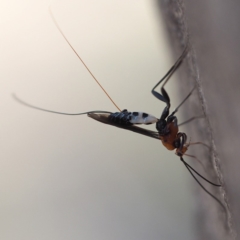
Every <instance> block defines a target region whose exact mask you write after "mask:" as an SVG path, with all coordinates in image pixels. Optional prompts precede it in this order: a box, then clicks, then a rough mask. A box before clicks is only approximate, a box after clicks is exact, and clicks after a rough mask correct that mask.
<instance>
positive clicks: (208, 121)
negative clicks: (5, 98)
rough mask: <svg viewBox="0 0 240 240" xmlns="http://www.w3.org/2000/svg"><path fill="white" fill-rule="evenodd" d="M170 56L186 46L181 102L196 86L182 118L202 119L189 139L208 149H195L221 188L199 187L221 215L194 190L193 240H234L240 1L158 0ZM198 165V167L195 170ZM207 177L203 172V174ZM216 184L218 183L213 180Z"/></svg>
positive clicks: (237, 224) (238, 221) (238, 218)
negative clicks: (196, 206)
mask: <svg viewBox="0 0 240 240" xmlns="http://www.w3.org/2000/svg"><path fill="white" fill-rule="evenodd" d="M159 7H160V9H161V11H162V12H163V13H164V21H165V23H166V28H167V30H168V33H169V44H171V46H172V49H173V52H174V54H176V56H177V54H179V52H180V49H182V48H183V46H184V45H185V44H186V38H187V37H186V36H187V32H189V35H190V37H189V39H190V40H189V41H190V45H191V46H192V48H191V49H190V53H189V55H188V59H187V61H186V64H185V69H182V73H181V74H182V76H186V77H184V78H183V77H182V78H181V82H180V83H179V86H177V87H179V92H180V93H181V95H182V97H184V96H185V94H186V92H185V91H190V89H191V86H192V85H194V82H197V86H198V87H197V91H196V92H195V95H196V96H195V95H194V96H193V97H191V99H190V100H189V101H188V102H187V104H185V105H184V107H183V111H184V113H185V115H186V116H189V117H190V116H191V115H197V116H198V115H201V114H202V113H203V114H204V115H205V118H204V119H202V120H196V121H194V122H192V123H189V124H188V125H187V126H186V127H187V128H186V129H187V131H188V135H189V136H190V135H191V137H192V138H194V140H195V139H196V138H199V139H200V140H201V141H203V142H206V143H207V144H209V145H210V146H211V148H212V150H211V151H210V152H209V151H204V150H203V149H202V147H200V146H198V147H194V150H195V152H194V154H195V155H197V156H198V158H199V159H200V160H201V161H202V162H203V163H204V165H205V166H206V168H207V176H208V178H211V180H214V179H215V182H216V181H220V182H221V184H222V186H223V187H222V188H221V189H217V188H214V187H211V186H208V184H206V183H204V185H205V186H206V187H207V189H208V190H209V191H210V192H212V193H214V195H215V196H216V197H218V198H219V199H220V201H221V202H222V203H223V204H224V206H225V208H226V211H223V210H222V207H221V206H220V205H219V204H218V203H216V202H215V201H214V200H213V199H212V198H210V197H209V196H207V194H205V193H204V192H203V191H202V190H200V188H196V201H198V204H199V209H198V210H196V229H195V230H196V233H197V234H196V239H237V236H236V232H238V231H239V228H240V214H239V213H240V209H239V207H240V205H239V202H240V199H239V198H240V192H239V186H238V183H239V181H240V175H239V168H240V162H239V155H240V153H239V151H240V150H239V133H240V125H239V122H240V121H239V118H240V111H239V110H238V108H239V107H238V104H239V102H240V94H239V90H240V81H239V76H240V67H239V62H240V48H239V42H240V41H239V40H240V29H239V24H238V23H239V22H240V2H238V1H223V0H220V1H208V0H203V1H191V0H184V1H171V0H169V1H159ZM196 166H197V165H196ZM204 174H205V175H206V173H204ZM217 179H218V180H217Z"/></svg>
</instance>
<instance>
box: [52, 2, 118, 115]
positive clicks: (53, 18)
mask: <svg viewBox="0 0 240 240" xmlns="http://www.w3.org/2000/svg"><path fill="white" fill-rule="evenodd" d="M48 9H49V13H50V16H51V18H52V20H53V22H54V24H55V26H56V27H57V29H58V30H59V32H60V33H61V35H62V36H63V38H64V39H65V41H66V42H67V44H68V45H69V47H70V48H71V49H72V50H73V52H74V53H75V54H76V56H77V57H78V59H79V60H80V61H81V62H82V64H83V66H84V67H85V68H86V69H87V71H88V72H89V74H90V75H91V76H92V77H93V79H94V80H95V81H96V83H97V84H98V85H99V87H100V88H101V89H102V90H103V92H104V93H105V94H106V95H107V97H108V98H109V100H110V101H111V102H112V103H113V105H114V106H115V107H116V108H117V109H118V110H119V111H120V112H121V109H120V108H119V107H118V106H117V104H116V103H115V102H114V101H113V99H112V98H111V97H110V95H109V94H108V93H107V91H106V90H105V89H104V88H103V86H102V85H101V84H100V82H99V81H98V80H97V78H96V77H95V76H94V75H93V73H92V72H91V71H90V69H89V68H88V66H87V65H86V64H85V62H84V61H83V59H82V58H81V57H80V56H79V54H78V53H77V51H76V50H75V49H74V47H73V46H72V45H71V43H70V42H69V41H68V39H67V37H66V36H65V35H64V33H63V31H62V29H61V28H60V26H59V25H58V23H57V21H56V19H55V17H54V15H53V13H52V10H51V2H50V3H49V6H48Z"/></svg>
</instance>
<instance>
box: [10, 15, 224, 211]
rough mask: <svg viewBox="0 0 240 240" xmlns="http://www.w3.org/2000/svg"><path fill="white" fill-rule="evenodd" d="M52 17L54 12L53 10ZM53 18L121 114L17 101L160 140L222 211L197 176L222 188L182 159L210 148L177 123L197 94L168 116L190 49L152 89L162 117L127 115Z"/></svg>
mask: <svg viewBox="0 0 240 240" xmlns="http://www.w3.org/2000/svg"><path fill="white" fill-rule="evenodd" d="M50 13H51V10H50ZM51 16H52V18H53V21H54V23H55V24H56V26H57V28H58V29H59V31H60V33H61V34H62V36H63V37H64V38H65V40H66V41H67V43H68V44H69V46H70V47H71V48H72V50H73V51H74V53H75V54H76V55H77V57H78V58H79V60H80V61H81V62H82V63H83V65H84V66H85V67H86V69H87V70H88V72H89V73H90V74H91V75H92V77H93V78H94V80H95V81H96V82H97V84H98V85H99V86H100V87H101V88H102V90H103V91H104V92H105V94H106V95H107V96H108V98H109V99H110V100H111V101H112V103H113V104H114V105H115V106H116V107H117V108H118V109H119V112H115V113H112V112H108V111H102V110H101V111H89V112H84V113H61V112H56V111H52V110H47V109H43V108H39V107H36V106H33V105H31V104H28V103H26V102H24V101H22V100H20V99H19V98H17V97H16V96H14V98H15V99H16V100H17V101H18V102H20V103H22V104H24V105H26V106H28V107H32V108H35V109H38V110H42V111H45V112H51V113H57V114H64V115H85V114H87V115H88V116H89V117H90V118H92V119H94V120H96V121H99V122H101V123H104V124H107V125H111V126H114V127H118V128H121V129H125V130H128V131H132V132H135V133H138V134H141V135H145V136H148V137H151V138H154V139H157V140H161V142H162V144H163V146H164V147H166V148H167V149H168V150H174V149H176V152H175V153H176V155H177V156H178V157H179V158H180V160H181V161H182V162H183V164H184V165H185V167H186V168H187V170H188V171H189V173H190V174H191V175H192V177H193V178H194V179H195V180H196V182H197V183H198V184H199V185H200V186H201V187H202V189H203V190H204V191H205V192H206V193H207V194H209V195H210V196H211V197H212V198H214V199H215V200H216V201H217V202H218V203H219V204H220V205H221V206H222V207H223V208H224V206H223V204H222V203H221V202H220V200H218V199H217V198H216V197H215V196H214V195H212V194H211V193H210V192H209V191H208V190H207V189H206V188H205V187H204V186H203V185H202V184H201V183H200V182H199V180H198V179H197V178H196V176H195V175H194V174H197V175H198V176H199V177H201V178H202V179H204V180H205V181H206V182H208V183H210V184H212V185H213V186H216V187H220V186H221V185H219V184H215V183H213V182H211V181H209V180H208V179H206V178H205V177H203V176H202V175H201V174H199V173H198V172H197V171H196V170H195V169H193V168H192V167H191V166H190V165H189V164H188V163H187V162H186V161H185V160H184V159H183V156H184V155H185V156H189V157H192V158H195V159H196V160H198V159H197V158H196V157H195V156H192V155H188V154H186V151H187V150H188V147H189V146H190V145H193V144H201V145H203V146H206V147H208V146H207V145H206V144H204V143H202V142H194V143H190V142H189V143H187V135H186V134H185V133H182V132H179V125H178V119H177V117H176V116H175V114H176V113H177V111H178V109H179V108H180V107H181V106H182V105H183V104H184V103H185V101H186V100H187V99H188V98H189V97H190V96H191V94H192V92H193V91H194V89H195V87H194V88H193V89H192V90H191V91H190V92H189V94H188V95H187V96H186V97H185V98H184V99H183V101H182V102H181V103H180V104H179V105H178V107H177V108H176V109H175V110H174V111H173V112H172V113H171V114H170V115H169V113H170V107H171V103H170V97H169V95H168V93H167V91H166V90H165V88H164V87H165V84H166V83H167V82H168V80H169V79H170V78H171V76H172V75H173V73H174V72H175V71H176V70H177V69H178V68H179V67H180V66H181V64H182V62H183V60H184V59H185V57H186V55H187V52H188V45H187V46H186V47H185V49H184V51H183V52H182V54H181V56H180V57H179V58H178V60H177V61H176V63H175V64H174V65H173V66H172V67H171V68H170V70H169V71H168V72H167V73H166V74H165V76H164V77H163V78H161V80H160V81H159V82H158V83H157V84H156V85H155V86H154V87H153V89H152V91H151V93H152V94H153V96H154V97H156V98H157V99H158V100H160V101H162V102H164V103H165V104H166V106H165V108H164V109H163V112H162V114H161V116H160V118H159V119H158V118H156V117H154V116H152V115H150V114H147V113H144V112H128V111H127V110H126V109H124V110H122V111H121V110H120V108H119V107H118V106H117V105H116V104H115V102H114V101H113V100H112V99H111V97H110V96H109V95H108V93H107V92H106V91H105V89H104V88H103V87H102V86H101V84H100V83H99V82H98V80H97V79H96V78H95V76H94V75H93V74H92V72H91V71H90V70H89V68H88V67H87V66H86V64H85V63H84V61H83V60H82V59H81V57H80V56H79V55H78V54H77V52H76V51H75V49H74V48H73V47H72V45H71V44H70V42H69V41H68V39H67V38H66V37H65V35H64V34H63V32H62V30H61V29H60V27H59V26H58V24H57V22H56V20H55V18H54V16H53V15H52V13H51ZM161 83H163V84H162V86H161V88H160V92H157V91H156V90H155V89H156V88H157V87H158V86H159V85H160V84H161ZM196 118H199V117H192V118H190V119H188V120H187V121H185V122H184V123H182V124H180V125H183V124H185V123H188V122H190V121H192V120H194V119H196ZM153 123H156V129H157V131H151V130H148V129H145V128H141V127H139V126H136V125H138V124H153Z"/></svg>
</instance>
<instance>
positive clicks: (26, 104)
mask: <svg viewBox="0 0 240 240" xmlns="http://www.w3.org/2000/svg"><path fill="white" fill-rule="evenodd" d="M12 96H13V98H14V99H15V100H16V101H18V102H19V103H21V104H23V105H25V106H27V107H30V108H34V109H37V110H40V111H44V112H50V113H56V114H62V115H71V116H79V115H84V114H89V113H109V114H111V112H108V111H101V110H96V111H89V112H82V113H64V112H57V111H52V110H48V109H45V108H40V107H37V106H34V105H31V104H29V103H26V102H24V101H23V100H21V99H20V98H18V97H17V96H16V95H15V94H12Z"/></svg>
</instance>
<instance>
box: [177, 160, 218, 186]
mask: <svg viewBox="0 0 240 240" xmlns="http://www.w3.org/2000/svg"><path fill="white" fill-rule="evenodd" d="M180 159H181V161H182V162H183V163H184V165H185V166H187V167H188V168H190V169H191V170H192V171H194V172H195V173H196V174H197V175H198V176H199V177H201V178H202V179H204V180H205V181H206V182H208V183H210V184H212V185H213V186H216V187H221V185H219V184H216V183H213V182H211V181H209V180H207V179H206V178H205V177H203V176H202V175H201V174H200V173H198V172H197V171H196V170H195V169H194V168H193V167H191V166H190V165H189V164H188V163H186V162H185V161H184V159H183V158H182V157H181V158H180Z"/></svg>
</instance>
